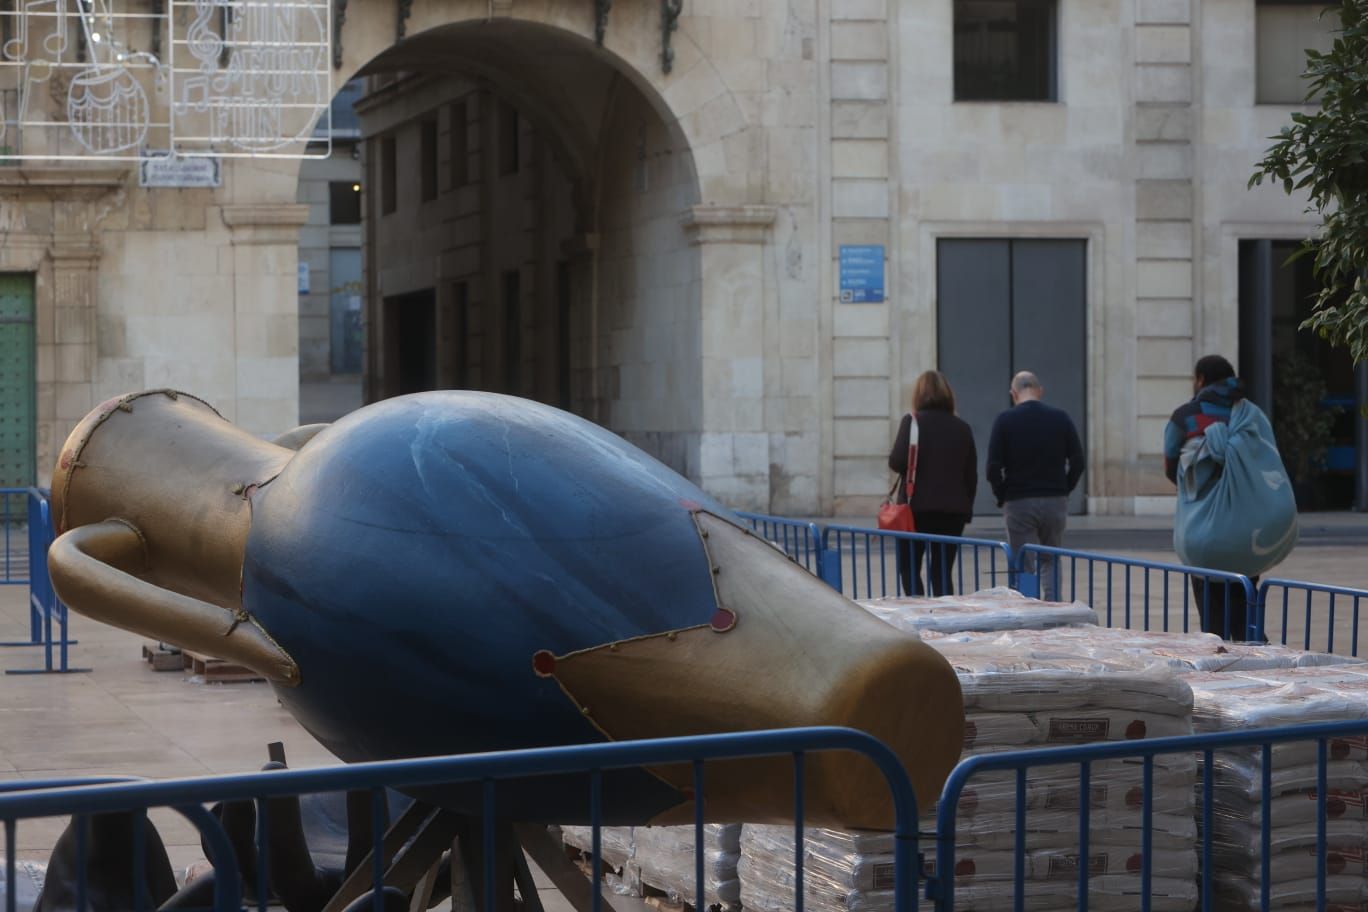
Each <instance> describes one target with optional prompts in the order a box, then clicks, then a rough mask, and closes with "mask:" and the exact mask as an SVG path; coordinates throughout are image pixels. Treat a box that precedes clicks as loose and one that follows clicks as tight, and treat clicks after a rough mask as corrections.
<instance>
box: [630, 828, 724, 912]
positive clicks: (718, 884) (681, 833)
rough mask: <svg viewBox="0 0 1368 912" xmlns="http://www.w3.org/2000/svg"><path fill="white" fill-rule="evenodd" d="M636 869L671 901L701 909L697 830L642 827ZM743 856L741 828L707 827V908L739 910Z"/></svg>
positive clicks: (645, 882)
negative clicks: (699, 902) (739, 866)
mask: <svg viewBox="0 0 1368 912" xmlns="http://www.w3.org/2000/svg"><path fill="white" fill-rule="evenodd" d="M633 835H634V837H635V840H636V865H637V868H638V870H639V872H640V875H641V882H642V884H643V885H645V886H647V887H652V888H654V889H657V890H660V891H662V892H664V893H665V894H666V896H668V897H669V899H670V901H671V902H685V903H688V904H689V905H691V906H693V907H694V908H695V909H699V908H700V906H699V904H698V902H697V889H696V883H695V875H696V873H697V871H696V869H695V866H694V845H695V840H694V837H695V832H694V828H693V827H692V826H670V827H637V828H636V829H635V830H634V831H633ZM740 857H741V824H739V823H728V824H720V823H711V824H707V825H705V826H704V827H703V895H704V903H703V908H711V907H713V906H721V907H723V908H735V907H736V906H737V905H738V904H739V903H740V900H741V884H740V881H739V880H738V879H737V871H736V867H737V862H738V860H739V859H740Z"/></svg>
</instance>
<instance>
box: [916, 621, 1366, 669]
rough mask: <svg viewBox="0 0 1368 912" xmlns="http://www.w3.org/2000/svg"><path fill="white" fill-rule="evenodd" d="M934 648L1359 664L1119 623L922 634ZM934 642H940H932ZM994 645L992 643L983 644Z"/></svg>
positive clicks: (1244, 664)
mask: <svg viewBox="0 0 1368 912" xmlns="http://www.w3.org/2000/svg"><path fill="white" fill-rule="evenodd" d="M922 636H923V638H924V639H926V640H927V642H928V643H930V645H932V646H933V647H935V648H945V649H953V648H955V646H952V645H948V644H959V645H968V644H997V645H999V646H1001V647H1002V648H1003V649H1005V650H1008V651H1011V652H1014V653H1026V654H1029V655H1031V656H1034V657H1035V658H1054V657H1065V658H1070V657H1073V658H1086V659H1097V660H1100V661H1107V662H1122V663H1127V664H1138V665H1140V666H1148V667H1158V666H1167V667H1169V668H1170V669H1172V670H1173V671H1175V672H1178V673H1180V674H1183V673H1186V672H1191V671H1210V672H1230V671H1258V670H1263V669H1272V668H1313V667H1318V666H1325V665H1346V664H1362V662H1363V660H1361V659H1356V658H1351V657H1349V656H1337V655H1328V654H1326V653H1319V652H1302V651H1300V650H1296V649H1289V648H1287V647H1286V646H1275V645H1270V644H1263V643H1229V642H1226V641H1225V640H1223V639H1221V638H1220V637H1219V636H1216V635H1215V634H1213V633H1164V632H1161V631H1157V630H1156V631H1145V630H1126V629H1124V628H1119V627H1111V628H1109V627H1069V628H1055V629H1049V630H1010V631H1004V632H996V633H994V632H990V633H978V632H964V633H953V634H938V633H924V634H922ZM937 640H940V641H943V642H940V643H938V642H936V641H937ZM987 648H993V647H987Z"/></svg>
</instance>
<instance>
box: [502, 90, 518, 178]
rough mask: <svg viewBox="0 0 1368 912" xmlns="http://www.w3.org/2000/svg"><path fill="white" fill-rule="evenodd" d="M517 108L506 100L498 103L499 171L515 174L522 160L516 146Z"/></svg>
mask: <svg viewBox="0 0 1368 912" xmlns="http://www.w3.org/2000/svg"><path fill="white" fill-rule="evenodd" d="M518 130H519V124H518V109H517V108H515V107H513V106H512V105H511V104H509V103H508V102H506V101H504V102H500V103H499V173H500V174H517V173H518V167H519V165H520V164H521V162H522V156H521V151H520V150H519V148H518Z"/></svg>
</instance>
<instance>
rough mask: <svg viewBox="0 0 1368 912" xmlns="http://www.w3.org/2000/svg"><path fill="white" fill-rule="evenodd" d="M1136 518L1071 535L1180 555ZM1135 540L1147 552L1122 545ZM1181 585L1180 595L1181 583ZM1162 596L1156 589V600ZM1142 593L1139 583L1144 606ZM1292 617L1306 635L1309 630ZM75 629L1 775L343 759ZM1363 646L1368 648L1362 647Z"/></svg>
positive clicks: (1360, 571) (1325, 544)
mask: <svg viewBox="0 0 1368 912" xmlns="http://www.w3.org/2000/svg"><path fill="white" fill-rule="evenodd" d="M1128 519H1129V522H1130V524H1131V527H1130V528H1129V529H1127V528H1126V527H1125V526H1124V525H1123V524H1122V523H1121V522H1120V521H1112V520H1105V519H1089V520H1083V521H1076V522H1075V523H1074V525H1073V532H1072V533H1071V536H1070V542H1069V543H1070V545H1071V546H1074V547H1080V548H1087V547H1089V546H1090V545H1089V542H1090V540H1095V541H1098V542H1099V543H1100V544H1099V547H1100V546H1101V545H1106V546H1108V548H1107V549H1108V550H1111V551H1114V552H1118V553H1125V554H1126V556H1128V557H1139V558H1145V559H1150V560H1159V561H1173V560H1175V558H1174V555H1173V553H1172V551H1171V549H1167V548H1162V547H1161V548H1155V547H1153V544H1154V541H1155V537H1156V535H1159V536H1161V537H1162V536H1164V535H1166V534H1167V532H1166V530H1165V529H1164V527H1163V521H1159V520H1154V521H1148V520H1145V521H1140V520H1135V519H1134V518H1128ZM1305 525H1307V526H1308V527H1317V528H1319V527H1324V528H1328V529H1330V530H1331V531H1330V532H1329V533H1327V534H1314V535H1308V537H1307V539H1306V541H1305V542H1304V543H1303V545H1302V546H1300V547H1299V548H1298V549H1297V551H1296V552H1294V554H1293V555H1292V557H1291V558H1290V559H1289V560H1288V561H1287V562H1286V564H1284V565H1283V566H1282V567H1280V568H1278V571H1277V575H1279V576H1286V577H1293V578H1300V579H1308V580H1316V581H1321V582H1327V583H1333V584H1338V585H1345V586H1357V587H1368V539H1365V540H1364V541H1363V542H1362V543H1353V542H1356V541H1357V537H1358V536H1359V533H1360V532H1361V531H1362V530H1363V529H1364V528H1365V527H1366V526H1368V520H1365V519H1364V517H1361V516H1355V515H1345V516H1340V517H1331V518H1327V519H1317V518H1310V519H1309V521H1308V522H1307V523H1305ZM982 526H983V528H981V529H977V528H976V529H975V530H974V532H975V533H976V534H991V533H992V531H993V529H992V526H991V523H983V524H982ZM1126 542H1133V543H1136V544H1139V545H1141V546H1144V549H1143V550H1138V551H1136V550H1126V549H1123V548H1119V547H1116V545H1117V544H1118V543H1122V544H1124V543H1126ZM1346 542H1349V543H1346ZM1173 588H1174V592H1173V596H1174V597H1178V598H1180V597H1181V596H1180V595H1179V594H1178V593H1181V581H1178V582H1176V583H1175V585H1174V587H1173ZM26 597H27V590H26V588H24V587H20V586H8V587H0V640H7V641H8V640H17V639H23V638H25V637H26V636H27V632H28V626H27V625H28V618H27V606H26ZM1158 598H1159V595H1158V593H1157V592H1152V593H1151V604H1152V606H1153V605H1155V604H1157V600H1158ZM1140 601H1141V599H1140V596H1139V594H1138V590H1137V593H1136V594H1135V595H1134V596H1133V598H1132V606H1133V609H1134V610H1139V604H1140ZM1364 607H1365V608H1368V605H1365V606H1364ZM1294 621H1295V619H1294ZM1348 623H1349V622H1348V619H1347V616H1343V615H1342V616H1341V618H1340V619H1339V620H1338V622H1337V628H1344V630H1345V633H1343V634H1339V635H1340V636H1341V637H1347V636H1348V635H1349V631H1348V628H1347V624H1348ZM1290 626H1291V627H1292V628H1294V629H1293V630H1292V634H1293V638H1294V639H1295V638H1296V636H1297V635H1298V633H1299V630H1300V627H1299V626H1297V623H1295V622H1294V623H1293V624H1291V625H1290ZM1365 626H1368V624H1366V625H1365ZM72 628H73V636H75V637H76V638H77V639H78V640H79V643H78V645H76V646H75V647H73V648H72V651H71V656H72V663H73V665H76V666H80V667H86V668H90V669H92V671H91V672H90V673H86V674H70V675H25V676H8V675H7V676H4V677H0V694H3V697H2V698H0V778H7V777H20V778H27V779H34V778H49V777H57V776H82V775H93V774H111V773H120V774H130V775H138V776H148V777H157V778H162V777H176V776H195V775H204V774H210V773H233V772H243V771H250V770H255V769H257V768H259V767H260V765H261V764H262V763H264V762H265V760H266V745H267V743H268V742H271V741H281V742H283V743H284V745H285V749H286V751H287V754H288V758H289V760H290V763H291V765H292V766H297V767H298V766H311V765H320V764H332V763H336V762H337V761H336V760H335V759H334V758H333V757H332V756H331V755H330V754H329V753H328V752H327V751H326V750H324V749H323V748H322V747H320V746H319V745H318V744H316V743H315V742H314V740H313V739H312V738H311V737H310V736H309V735H308V734H307V733H306V732H304V731H303V729H301V728H300V726H299V725H298V724H297V723H296V722H295V721H294V720H293V719H292V718H291V717H290V716H289V714H288V713H286V712H285V711H284V709H282V708H281V706H280V705H279V704H278V703H277V701H276V699H275V696H274V694H273V692H272V691H271V689H270V687H268V686H267V685H265V684H259V683H258V684H202V683H194V682H192V681H191V680H190V679H189V678H187V676H186V675H184V674H182V673H179V672H175V673H167V672H163V673H157V672H154V671H152V670H151V668H150V667H149V666H148V665H147V664H146V663H145V662H144V661H143V660H142V659H141V656H140V650H141V646H142V643H143V638H141V637H138V636H134V635H132V634H128V633H124V632H122V631H119V630H115V629H114V628H111V627H107V626H104V625H102V624H97V623H95V622H93V621H90V620H87V619H85V618H82V617H79V616H74V615H73V620H72ZM1365 636H1368V632H1365ZM1344 642H1346V640H1344V639H1342V640H1341V644H1343V643H1344ZM1360 651H1361V652H1362V651H1368V646H1365V645H1364V644H1361V648H1360ZM41 662H42V656H41V652H40V650H37V649H32V648H8V649H0V667H4V668H6V669H18V668H36V667H39V666H40V665H41ZM360 673H364V672H360ZM153 819H154V820H155V821H156V822H157V824H158V826H159V828H160V829H161V832H162V835H163V837H164V839H165V840H166V841H167V843H168V847H169V849H170V851H171V855H172V860H173V862H174V863H175V864H177V865H178V866H184V865H188V864H190V863H191V862H193V861H195V860H197V859H199V857H200V855H201V853H200V849H199V844H198V839H197V837H196V835H195V834H194V832H193V831H192V830H191V829H190V827H189V826H188V825H187V824H185V823H184V822H182V821H181V820H180V819H179V818H173V817H171V816H170V815H167V814H157V815H154V818H153ZM63 825H64V822H63V821H60V820H53V821H42V822H38V823H29V824H24V825H22V826H20V828H19V832H18V839H17V846H18V849H19V854H20V858H28V859H32V860H44V859H45V858H46V855H47V853H48V851H49V849H50V848H51V846H52V844H53V842H54V841H55V839H56V838H57V835H58V834H59V832H60V830H61V828H62V826H63ZM557 908H560V909H564V908H566V907H564V906H560V905H559V904H558V905H557Z"/></svg>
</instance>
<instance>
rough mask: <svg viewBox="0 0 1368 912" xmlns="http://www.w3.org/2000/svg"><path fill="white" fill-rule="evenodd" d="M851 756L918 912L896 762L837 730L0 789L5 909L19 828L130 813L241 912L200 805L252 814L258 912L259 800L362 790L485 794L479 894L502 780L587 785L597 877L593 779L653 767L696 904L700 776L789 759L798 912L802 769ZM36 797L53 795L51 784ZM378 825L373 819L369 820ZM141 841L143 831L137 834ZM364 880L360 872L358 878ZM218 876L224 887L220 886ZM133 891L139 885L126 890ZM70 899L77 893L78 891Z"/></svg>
mask: <svg viewBox="0 0 1368 912" xmlns="http://www.w3.org/2000/svg"><path fill="white" fill-rule="evenodd" d="M838 750H839V751H853V752H855V753H858V754H861V755H863V756H865V757H867V758H868V759H869V760H871V761H872V762H873V763H874V765H875V766H876V767H878V769H879V771H880V772H881V773H882V774H883V776H884V779H885V781H886V782H887V784H888V788H889V793H890V801H891V804H892V807H893V811H894V820H895V834H894V844H895V845H894V860H895V878H894V897H895V898H894V910H895V912H915V910H916V909H917V907H918V878H919V871H920V865H919V863H918V862H919V852H918V842H917V839H918V833H917V823H918V820H917V806H916V797H915V795H914V793H913V790H912V785H911V783H910V781H909V780H908V778H907V773H906V771H905V770H904V769H903V767H902V763H901V762H900V761H899V760H898V758H897V756H896V755H895V754H894V753H893V752H892V751H891V750H889V749H888V748H887V747H886V746H884V744H883V743H881V742H880V741H878V740H877V739H875V738H873V737H871V736H870V735H867V734H865V733H863V732H858V731H854V730H851V729H846V728H797V729H786V730H781V731H763V732H740V733H735V734H722V735H704V736H696V737H688V738H665V739H660V740H654V741H626V742H619V743H608V744H592V745H575V746H570V747H552V748H542V749H537V750H523V751H501V752H494V753H486V754H472V755H466V756H458V757H439V758H423V759H417V760H397V761H389V762H383V763H358V764H352V765H345V766H336V767H325V768H321V769H307V770H277V771H271V772H265V773H250V774H245V775H236V776H216V777H208V778H198V779H182V780H167V781H140V782H121V783H107V784H102V785H81V786H79V787H74V788H73V787H69V785H70V783H66V784H60V783H59V784H58V785H57V786H56V787H43V788H34V789H31V790H24V791H15V792H8V793H2V792H4V791H5V790H4V788H2V787H0V824H3V827H4V834H5V847H6V859H5V864H6V877H7V880H6V883H7V884H8V887H9V889H8V891H7V896H8V897H10V904H11V908H10V910H9V912H15V910H14V909H13V897H14V895H15V889H14V888H15V865H16V859H15V842H16V839H15V834H16V830H17V825H18V823H19V821H21V820H28V819H33V818H43V817H55V816H62V815H68V814H70V815H75V816H77V817H81V818H84V817H88V816H89V815H92V814H103V813H113V812H133V813H135V814H139V815H140V816H139V818H138V819H139V820H143V821H145V820H146V816H145V814H146V811H147V810H149V809H152V808H170V809H172V810H174V811H176V812H178V813H180V814H181V815H182V816H184V817H186V818H187V819H188V820H189V821H190V822H191V823H192V824H194V825H195V827H196V828H197V829H198V830H199V832H200V835H201V837H202V838H203V840H204V842H205V844H206V846H207V847H208V850H209V854H210V856H211V857H210V860H211V861H212V862H213V865H214V868H215V870H216V872H219V874H220V876H218V877H216V878H215V885H214V905H213V908H214V910H215V912H241V899H242V897H241V890H240V887H239V882H238V880H239V879H238V877H237V871H238V866H237V860H236V858H235V856H234V854H233V849H232V847H231V845H230V843H229V840H228V837H227V835H226V834H225V832H224V830H223V827H222V826H221V825H220V824H219V822H218V820H217V819H216V818H214V817H213V816H212V815H210V814H209V813H208V811H206V810H205V809H204V805H205V804H206V803H208V802H216V801H232V800H255V801H257V802H259V803H258V808H260V809H261V810H260V811H259V814H258V830H257V839H258V855H259V859H260V860H259V868H258V875H259V878H260V883H261V884H262V888H261V889H259V890H258V893H259V896H260V897H261V909H262V912H265V909H266V897H267V896H268V895H269V894H268V891H267V890H266V889H265V885H266V884H267V883H269V876H268V872H267V871H266V866H267V855H268V853H267V851H266V839H267V835H268V833H267V828H266V827H265V826H264V824H263V821H262V818H263V817H264V813H265V810H264V809H265V808H266V807H267V805H266V804H265V803H264V802H265V799H268V798H273V797H280V796H291V795H303V794H312V793H319V792H343V791H347V792H351V791H360V790H370V791H371V792H372V793H373V794H374V795H375V796H377V798H376V800H377V802H379V801H380V800H382V797H381V796H383V790H384V789H385V788H395V789H401V790H402V789H413V788H418V787H421V786H435V785H452V784H457V783H482V784H483V810H484V813H483V815H482V829H483V838H484V847H485V852H484V862H485V877H484V883H486V884H490V883H493V882H494V880H495V878H494V876H493V875H494V870H493V865H494V845H495V830H494V823H495V820H496V819H497V815H498V807H497V800H498V796H497V788H496V786H497V784H498V783H500V782H507V781H509V780H516V779H525V778H528V777H535V776H551V775H562V774H569V773H589V774H590V794H589V795H588V796H586V803H588V804H589V806H590V814H591V824H592V826H593V834H594V835H593V848H592V853H591V854H592V859H591V869H592V870H597V869H598V859H599V858H600V857H601V855H600V847H601V843H600V828H601V791H602V786H601V774H602V772H603V771H604V770H611V769H621V768H625V767H658V766H662V765H669V764H684V763H688V764H692V766H693V781H694V789H693V792H694V795H695V796H696V799H697V800H696V801H695V808H696V811H695V818H694V836H695V843H694V844H695V847H696V851H695V877H696V889H697V893H696V894H695V895H696V896H700V897H702V896H704V895H706V894H705V893H704V889H703V885H704V880H703V861H704V858H703V846H704V839H703V820H704V807H705V801H706V796H705V792H704V785H705V781H704V774H703V773H704V765H705V763H706V762H707V761H710V760H733V759H738V758H746V757H774V756H784V755H791V756H792V757H793V762H794V792H793V800H794V838H795V842H796V849H795V857H794V887H795V897H796V912H801V910H802V908H803V898H804V892H805V891H804V884H803V878H804V868H803V860H804V854H803V827H804V822H803V818H804V796H805V788H804V785H805V776H804V770H805V760H806V758H807V755H808V754H811V753H817V752H826V751H838ZM43 785H46V786H51V783H44V784H43ZM378 819H379V818H378V817H377V820H378ZM139 830H141V827H140V828H139ZM145 842H146V840H145V839H138V838H135V840H134V857H133V865H132V870H133V871H136V872H142V871H144V870H145V863H146V848H145V845H144V844H145ZM383 842H384V833H383V828H382V827H380V826H377V827H376V828H375V832H374V833H373V838H372V843H371V845H372V854H371V861H372V866H371V867H372V872H371V877H370V885H371V887H372V889H373V890H374V897H375V909H376V912H380V909H381V906H382V903H381V899H382V896H381V889H382V886H383V878H384V861H385V858H386V854H385V852H384V850H383ZM84 849H85V846H84V844H83V843H82V842H81V841H80V840H79V839H78V841H77V863H76V870H78V871H85V870H86V860H87V859H86V855H85V854H84ZM363 869H364V866H363ZM223 874H227V875H228V876H222V875H223ZM134 879H135V882H137V883H141V882H142V881H141V877H137V878H134ZM78 889H79V888H78ZM139 899H140V900H142V901H144V902H139V903H137V904H135V906H136V907H135V909H134V910H133V912H147V908H146V904H145V899H146V897H144V896H141V895H140V896H139ZM483 899H484V904H483V909H484V912H494V910H495V901H494V890H492V889H487V890H485V891H484V897H483ZM600 904H601V888H600V889H595V890H594V891H593V909H594V912H599V910H600Z"/></svg>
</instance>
